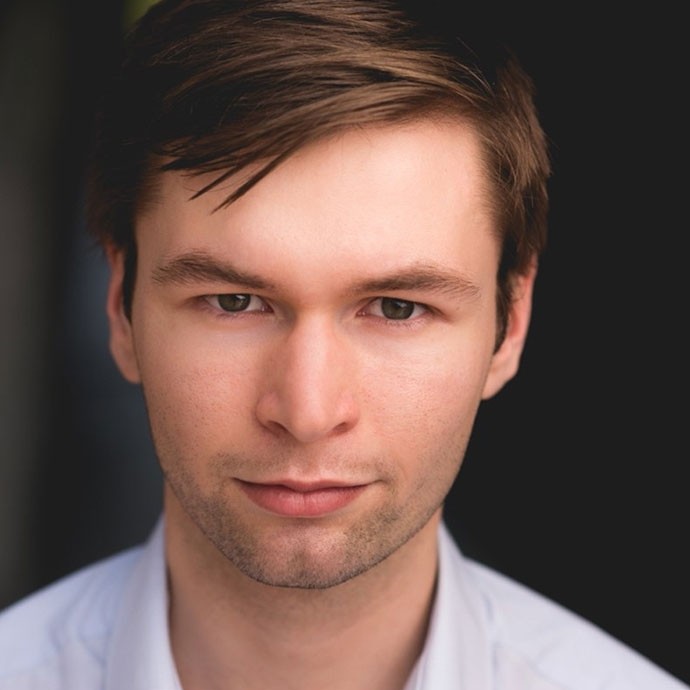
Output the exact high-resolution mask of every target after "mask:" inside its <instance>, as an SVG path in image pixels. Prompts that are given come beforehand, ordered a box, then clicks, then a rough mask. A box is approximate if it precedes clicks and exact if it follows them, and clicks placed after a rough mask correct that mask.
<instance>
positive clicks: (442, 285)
mask: <svg viewBox="0 0 690 690" xmlns="http://www.w3.org/2000/svg"><path fill="white" fill-rule="evenodd" d="M207 181H208V180H207V179H198V178H192V177H185V176H183V175H182V174H179V173H166V174H165V175H164V177H163V180H162V187H161V191H160V195H159V197H158V198H157V200H156V201H155V203H153V204H152V205H151V206H150V207H149V208H148V209H147V211H146V212H145V214H144V215H142V217H141V218H140V219H139V221H138V224H137V244H138V250H139V251H138V272H137V282H136V289H135V295H134V302H133V313H132V322H131V325H130V323H129V322H128V321H127V319H126V318H125V317H124V315H123V313H122V307H121V279H122V257H121V256H120V255H118V254H116V253H115V254H113V255H112V257H111V259H112V266H113V276H112V280H111V290H110V295H109V314H110V319H111V329H112V339H111V347H112V350H113V353H114V356H115V358H116V360H117V362H118V364H119V365H120V368H121V370H122V372H123V374H124V375H125V376H126V377H127V378H128V379H129V380H131V381H135V382H136V381H141V383H142V385H143V391H144V395H145V399H146V404H147V408H148V413H149V417H150V424H151V429H152V434H153V439H154V442H155V446H156V449H157V453H158V456H159V459H160V463H161V466H162V469H163V472H164V475H165V479H166V484H167V487H168V489H169V495H168V496H167V497H166V501H167V502H168V503H170V502H174V503H175V505H177V506H178V507H180V506H181V508H182V510H177V511H170V514H169V516H168V517H169V519H170V520H171V521H172V524H170V523H169V524H168V529H171V530H174V529H176V525H175V521H176V520H177V521H180V520H181V521H185V520H187V521H189V520H191V521H192V522H193V523H194V524H196V526H198V528H199V529H200V531H201V532H202V533H203V534H204V535H205V538H207V539H208V540H210V542H211V543H212V544H213V545H215V547H217V549H218V550H220V552H222V553H223V554H224V555H225V556H226V557H227V559H229V561H230V562H231V563H232V564H234V566H236V568H237V569H239V571H241V572H242V573H244V574H245V575H248V576H249V577H251V578H253V579H255V580H258V581H261V582H264V583H268V584H273V585H280V586H292V587H328V586H332V585H335V584H338V583H341V582H344V581H346V580H348V579H350V578H351V577H353V576H355V575H358V574H360V573H362V572H365V571H367V570H368V569H370V568H371V567H373V566H375V565H376V564H378V563H379V562H381V561H382V560H384V559H385V558H386V557H387V556H389V555H390V554H392V553H393V552H394V551H396V550H397V549H398V548H399V547H400V546H402V545H403V544H405V543H406V542H408V540H410V538H411V537H413V536H414V535H416V534H418V533H420V531H421V530H424V529H427V530H429V529H430V525H435V524H436V522H437V520H438V518H439V516H440V512H441V505H442V502H443V500H444V498H445V496H446V493H447V492H448V490H449V488H450V486H451V484H452V482H453V480H454V478H455V476H456V474H457V472H458V469H459V467H460V464H461V461H462V457H463V454H464V452H465V447H466V444H467V441H468V438H469V435H470V430H471V428H472V425H473V421H474V418H475V414H476V412H477V408H478V405H479V402H480V400H481V399H482V397H487V396H489V395H493V393H494V392H496V390H498V389H499V388H500V387H501V386H502V385H503V383H505V381H506V380H507V379H509V378H510V377H511V376H512V375H513V374H514V371H515V368H516V366H517V360H518V359H519V354H520V351H521V347H522V341H523V339H524V331H525V329H526V323H527V321H528V312H529V306H528V302H529V297H526V298H524V299H523V300H521V301H518V303H517V304H518V305H520V304H523V305H524V306H518V307H516V309H517V312H516V314H514V319H513V321H512V323H513V326H512V327H510V326H509V329H508V336H507V339H506V342H504V344H503V346H502V347H501V349H500V350H499V351H498V352H497V353H494V339H495V334H496V308H495V302H496V284H495V283H496V272H497V265H498V253H499V247H498V243H497V240H496V237H495V233H494V229H493V225H492V217H491V214H490V212H489V210H488V209H489V204H488V202H487V191H486V188H485V185H484V173H483V171H482V168H481V162H480V154H479V149H478V145H477V141H476V139H475V137H474V135H473V133H472V131H471V130H470V129H469V128H468V127H467V126H466V125H463V124H461V123H450V122H445V123H434V122H431V121H420V122H419V123H416V124H414V125H408V126H405V127H402V126H400V127H384V128H370V129H364V130H358V131H349V132H346V133H344V134H341V135H339V136H337V137H335V138H333V139H331V140H328V141H324V142H320V143H317V144H315V145H311V146H309V147H308V148H305V149H303V150H301V151H300V152H299V153H297V154H296V155H295V156H293V157H292V158H290V159H288V160H287V161H286V162H285V163H284V164H283V165H281V166H280V167H279V168H277V169H276V170H275V171H274V172H272V173H271V174H270V175H269V176H268V177H266V178H265V179H264V180H262V181H261V182H260V183H259V184H258V185H257V186H256V187H254V188H253V189H252V190H251V191H250V192H249V193H248V194H246V196H244V197H242V198H241V199H240V200H238V201H237V202H235V203H234V204H232V205H230V206H229V207H227V208H224V209H221V210H214V209H215V208H216V206H217V205H218V204H219V203H220V201H221V200H222V199H223V198H224V197H225V195H226V194H227V193H228V191H229V189H228V188H226V187H224V188H223V189H219V190H217V191H212V192H210V193H206V194H204V195H202V196H201V197H199V198H198V199H195V200H190V197H191V196H192V194H193V193H194V191H196V190H197V189H199V188H201V186H203V184H204V183H205V182H207ZM529 284H530V285H531V281H530V283H529ZM528 288H529V285H527V287H526V288H525V291H526V292H529V289H528ZM173 516H174V517H173Z"/></svg>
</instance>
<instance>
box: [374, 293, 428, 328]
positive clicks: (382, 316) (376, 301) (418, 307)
mask: <svg viewBox="0 0 690 690" xmlns="http://www.w3.org/2000/svg"><path fill="white" fill-rule="evenodd" d="M384 299H390V300H396V301H398V302H407V303H409V304H412V305H414V311H413V313H412V315H410V316H409V317H408V318H406V319H391V318H389V317H387V316H386V315H385V314H383V313H379V314H371V307H372V305H378V306H379V311H380V306H381V301H382V300H384ZM419 310H421V313H418V312H419ZM362 311H363V312H366V313H368V314H369V315H371V316H375V317H377V318H380V319H383V320H385V321H387V322H390V323H397V324H404V323H409V322H411V321H416V320H417V319H420V318H422V317H423V316H425V315H426V314H429V313H431V311H432V309H431V307H429V306H427V305H426V304H424V303H422V302H416V301H415V300H411V299H405V298H404V297H394V296H391V295H382V296H381V297H375V298H374V299H372V300H370V301H369V302H367V304H365V305H364V308H363V309H362Z"/></svg>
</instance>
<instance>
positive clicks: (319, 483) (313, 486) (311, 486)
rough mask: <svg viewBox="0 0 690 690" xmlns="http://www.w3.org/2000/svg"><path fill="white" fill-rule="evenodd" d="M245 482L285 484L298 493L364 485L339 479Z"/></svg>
mask: <svg viewBox="0 0 690 690" xmlns="http://www.w3.org/2000/svg"><path fill="white" fill-rule="evenodd" d="M238 481H240V482H242V483H243V484H252V485H254V486H284V487H286V488H288V489H291V490H292V491H297V492H298V493H308V492H309V491H319V490H320V489H348V488H349V489H352V488H354V487H357V486H363V485H364V483H362V482H347V481H341V480H337V479H314V480H303V479H276V480H269V481H260V482H252V481H248V480H246V479H239V480H238Z"/></svg>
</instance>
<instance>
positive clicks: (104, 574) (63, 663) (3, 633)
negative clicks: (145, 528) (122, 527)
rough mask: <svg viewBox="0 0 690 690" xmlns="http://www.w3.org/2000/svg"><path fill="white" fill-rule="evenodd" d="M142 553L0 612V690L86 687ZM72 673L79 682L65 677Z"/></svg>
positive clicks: (106, 562) (107, 562) (134, 551)
mask: <svg viewBox="0 0 690 690" xmlns="http://www.w3.org/2000/svg"><path fill="white" fill-rule="evenodd" d="M140 552H141V547H134V548H131V549H128V550H127V551H123V552H121V553H119V554H116V555H114V556H111V557H109V558H106V559H103V560H101V561H99V562H96V563H94V564H92V565H89V566H87V567H85V568H83V569H81V570H79V571H77V572H75V573H72V574H71V575H68V576H66V577H64V578H62V579H60V580H58V581H57V582H55V583H53V584H51V585H49V586H47V587H45V588H43V589H41V590H38V591H37V592H35V593H33V594H31V595H29V596H28V597H26V598H24V599H22V600H20V601H18V602H17V603H15V604H12V605H11V606H9V607H8V608H6V609H5V610H3V611H2V612H0V690H4V689H5V688H8V689H9V688H10V687H11V688H12V689H13V690H15V689H17V690H20V689H22V688H27V689H28V688H34V687H39V685H40V687H41V689H42V690H43V689H45V690H48V689H51V690H52V689H53V688H62V687H70V690H71V689H72V688H74V690H77V688H81V687H89V686H88V685H87V683H86V679H87V678H88V677H89V676H90V675H93V674H97V673H99V672H100V667H101V666H102V662H103V659H104V655H105V647H106V644H107V641H108V638H109V635H110V632H111V630H112V626H113V621H114V618H115V615H116V612H117V609H118V602H119V600H120V598H121V596H122V593H123V590H124V587H125V585H126V582H127V580H128V577H129V574H130V572H131V570H132V567H133V565H134V563H135V562H136V560H137V558H138V555H139V553H140ZM69 669H72V671H70V670H69ZM74 669H79V676H80V679H79V680H75V681H74V685H70V684H69V683H70V682H72V681H69V680H67V679H66V677H65V676H66V674H67V675H69V674H70V673H73V672H74Z"/></svg>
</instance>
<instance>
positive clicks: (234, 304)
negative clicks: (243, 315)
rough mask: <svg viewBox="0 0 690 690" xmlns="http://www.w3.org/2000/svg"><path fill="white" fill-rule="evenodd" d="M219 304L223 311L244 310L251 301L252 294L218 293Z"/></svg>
mask: <svg viewBox="0 0 690 690" xmlns="http://www.w3.org/2000/svg"><path fill="white" fill-rule="evenodd" d="M216 299H217V300H218V306H219V307H220V308H221V309H222V310H223V311H244V310H245V309H246V308H247V307H248V306H249V303H250V302H251V299H252V296H251V295H241V294H234V293H233V294H227V295H216Z"/></svg>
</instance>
